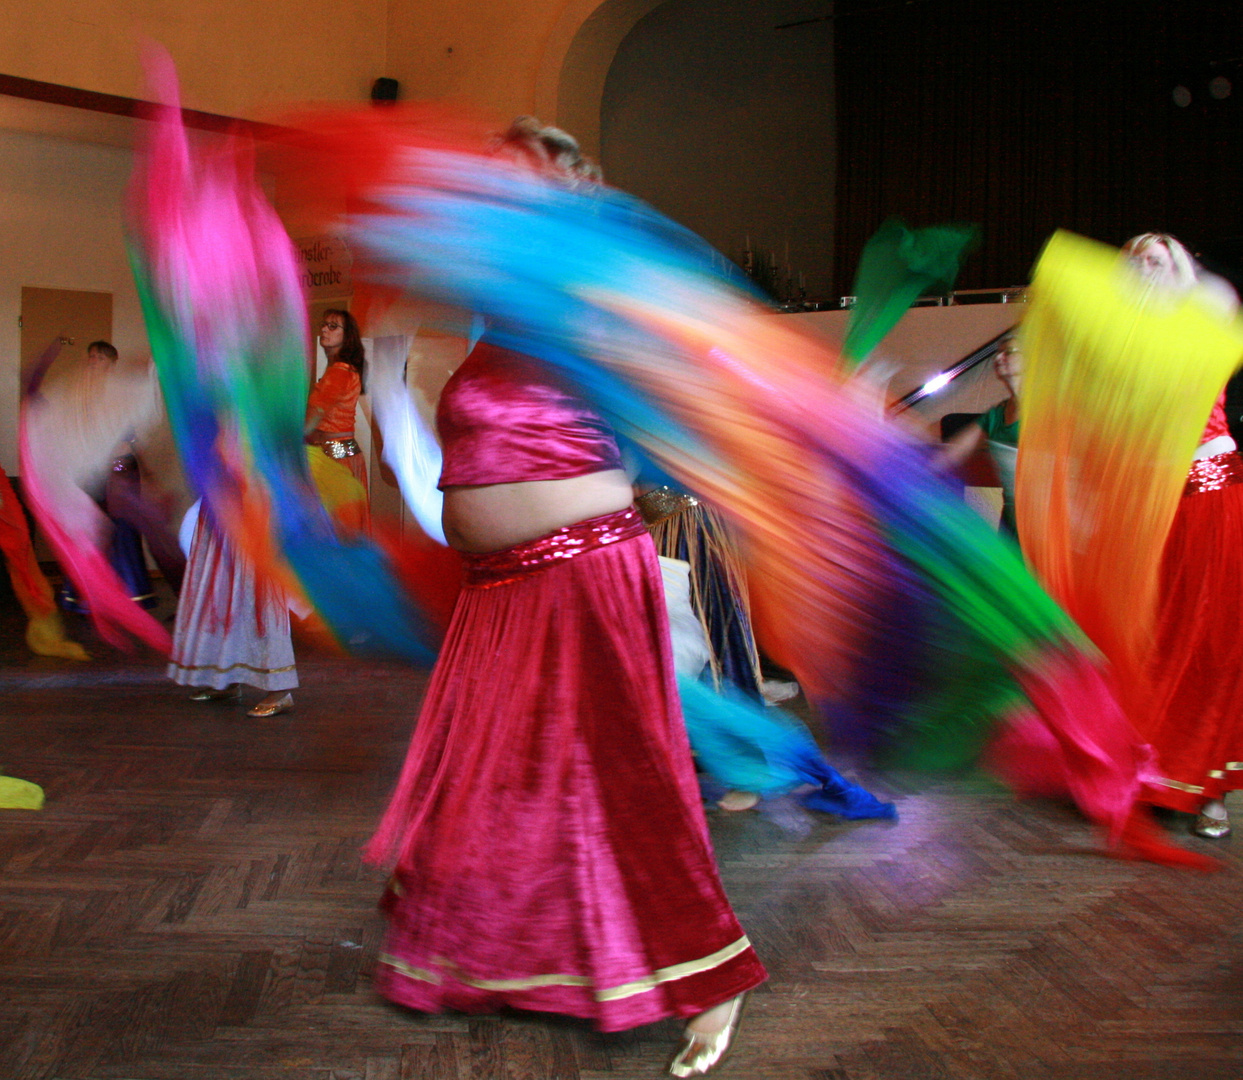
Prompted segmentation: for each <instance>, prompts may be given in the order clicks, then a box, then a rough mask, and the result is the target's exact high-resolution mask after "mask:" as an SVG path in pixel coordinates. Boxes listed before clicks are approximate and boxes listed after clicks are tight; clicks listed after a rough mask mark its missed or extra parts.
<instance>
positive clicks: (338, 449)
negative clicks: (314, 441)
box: [319, 439, 362, 461]
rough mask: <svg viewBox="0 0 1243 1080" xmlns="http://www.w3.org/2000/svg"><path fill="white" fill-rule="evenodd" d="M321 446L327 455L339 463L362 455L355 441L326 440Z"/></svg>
mask: <svg viewBox="0 0 1243 1080" xmlns="http://www.w3.org/2000/svg"><path fill="white" fill-rule="evenodd" d="M319 446H320V449H321V450H323V452H324V453H325V454H327V455H328V456H329V457H330V458H335V459H336V460H337V461H340V460H342V458H347V457H353V456H354V455H355V454H361V453H362V450H361V449H359V446H358V443H357V442H356V441H355V440H354V439H325V440H324V441H323V442H322V443H320V444H319Z"/></svg>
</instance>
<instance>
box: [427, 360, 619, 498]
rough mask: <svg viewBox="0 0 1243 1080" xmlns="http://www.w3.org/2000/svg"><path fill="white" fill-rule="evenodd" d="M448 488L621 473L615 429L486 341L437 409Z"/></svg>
mask: <svg viewBox="0 0 1243 1080" xmlns="http://www.w3.org/2000/svg"><path fill="white" fill-rule="evenodd" d="M436 427H437V430H438V431H439V432H440V442H441V446H442V448H443V450H444V465H443V467H442V469H441V472H440V484H439V486H440V487H441V488H442V489H443V488H447V487H459V486H468V485H469V486H474V485H483V484H512V483H519V482H522V481H527V480H564V479H566V478H567V477H570V476H584V475H586V474H587V473H593V472H604V471H605V470H607V469H620V468H621V467H622V462H621V453H620V452H619V451H618V449H617V441H616V439H614V437H613V432H612V429H611V428H609V426H608V425H607V424H606V423H605V422H604V421H603V420H602V419H601V418H600V417H599V416H597V415H596V414H595V413H594V412H593V411H592V410H591V409H590V408H589V407H588V405H587V403H586V402H584V401H583V400H582V399H581V398H579V397H577V396H576V395H575V394H574V393H572V392H571V391H570V390H569V389H568V388H567V387H566V386H565V385H564V384H562V383H561V382H560V381H559V380H558V379H557V378H556V376H555V375H553V374H552V373H551V372H549V371H548V370H547V369H546V368H545V367H544V366H543V365H542V364H540V363H539V362H538V361H535V360H530V359H528V358H527V357H524V356H521V355H519V354H518V353H514V352H509V351H508V350H506V349H499V348H497V347H496V346H494V345H488V344H486V343H483V342H481V343H480V344H479V345H477V346H476V347H475V351H474V352H472V353H471V355H470V356H469V357H468V358H467V360H466V362H465V363H464V364H463V365H462V366H461V367H460V368H458V369H457V371H455V372H454V373H453V377H452V378H450V379H449V381H448V382H447V383H445V388H444V391H443V392H442V393H441V395H440V405H439V406H438V408H437V410H436Z"/></svg>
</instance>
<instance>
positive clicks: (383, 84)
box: [371, 78, 401, 105]
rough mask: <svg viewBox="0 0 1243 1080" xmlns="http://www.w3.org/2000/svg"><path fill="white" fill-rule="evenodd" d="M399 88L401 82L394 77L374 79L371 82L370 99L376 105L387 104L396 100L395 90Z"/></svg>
mask: <svg viewBox="0 0 1243 1080" xmlns="http://www.w3.org/2000/svg"><path fill="white" fill-rule="evenodd" d="M400 89H401V83H399V82H398V81H397V80H396V79H385V78H380V79H376V81H375V82H373V83H372V84H371V100H372V101H374V102H375V103H376V104H377V105H389V104H391V103H392V102H394V101H396V100H397V92H398V91H399V90H400Z"/></svg>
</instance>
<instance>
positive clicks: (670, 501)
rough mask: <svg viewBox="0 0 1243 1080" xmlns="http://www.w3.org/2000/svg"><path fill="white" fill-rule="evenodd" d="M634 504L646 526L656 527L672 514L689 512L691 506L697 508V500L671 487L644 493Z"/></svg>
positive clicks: (653, 489)
mask: <svg viewBox="0 0 1243 1080" xmlns="http://www.w3.org/2000/svg"><path fill="white" fill-rule="evenodd" d="M634 504H635V506H637V507H638V508H639V513H640V514H642V515H643V520H644V521H645V522H647V524H648V525H658V524H660V522H662V521H664V520H665V519H666V518H671V517H673V515H674V514H678V513H681V512H682V511H683V510H689V509H690V508H691V507H692V506H698V505H699V500H698V499H697V498H695V496H694V495H688V494H686V492H684V491H675V490H674V489H673V488H671V487H658V488H652V490H651V491H645V492H644V493H643V494H642V495H640V496H639V497H638V498H637V499H635V501H634Z"/></svg>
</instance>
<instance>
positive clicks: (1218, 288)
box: [1124, 233, 1243, 838]
mask: <svg viewBox="0 0 1243 1080" xmlns="http://www.w3.org/2000/svg"><path fill="white" fill-rule="evenodd" d="M1124 250H1125V251H1126V252H1127V254H1128V255H1129V256H1130V258H1131V260H1132V262H1133V263H1134V264H1135V266H1136V268H1137V269H1138V270H1139V272H1140V274H1141V276H1142V277H1143V278H1144V279H1145V280H1146V281H1147V282H1148V283H1149V284H1150V286H1151V288H1152V289H1153V290H1154V291H1155V292H1158V293H1166V294H1168V295H1169V296H1170V297H1171V298H1176V297H1178V296H1180V295H1182V294H1185V293H1187V292H1189V291H1190V290H1191V289H1192V288H1193V287H1195V286H1196V285H1197V284H1203V283H1204V281H1205V279H1207V281H1208V284H1209V295H1211V296H1215V297H1217V298H1219V302H1220V304H1221V307H1222V311H1223V313H1232V312H1233V311H1234V309H1235V308H1237V299H1236V298H1235V297H1234V295H1233V291H1232V290H1230V288H1229V286H1228V285H1226V284H1225V282H1223V281H1221V280H1220V279H1218V278H1213V277H1211V276H1210V275H1206V274H1203V273H1202V272H1200V271H1199V269H1198V267H1197V265H1196V263H1195V261H1194V259H1192V257H1191V255H1190V253H1189V252H1188V251H1187V249H1186V248H1185V247H1184V246H1183V245H1182V244H1181V243H1179V241H1178V240H1176V239H1175V238H1174V237H1172V236H1168V235H1166V234H1164V233H1145V234H1143V235H1142V236H1137V237H1134V238H1133V239H1132V240H1130V241H1128V242H1127V244H1126V247H1125V249H1124ZM1225 400H1226V395H1225V391H1224V390H1223V391H1222V393H1221V395H1220V397H1218V399H1217V402H1216V404H1214V406H1213V410H1212V413H1211V414H1210V415H1209V417H1208V422H1207V424H1206V426H1205V429H1204V433H1203V435H1202V436H1201V439H1200V445H1199V447H1198V449H1197V450H1196V451H1195V455H1194V458H1193V460H1192V462H1191V467H1190V470H1189V471H1188V473H1187V485H1186V487H1185V488H1184V489H1183V497H1182V500H1181V502H1180V503H1179V508H1178V513H1177V515H1176V516H1175V518H1174V523H1173V526H1172V528H1171V529H1170V533H1169V537H1168V539H1167V540H1166V543H1165V550H1164V555H1163V559H1162V571H1161V606H1160V616H1159V624H1158V639H1157V644H1156V649H1155V653H1154V661H1153V664H1152V669H1151V680H1152V687H1151V703H1150V708H1149V710H1148V712H1147V715H1146V717H1145V719H1146V726H1145V729H1144V731H1143V734H1144V735H1145V737H1146V738H1147V739H1148V740H1149V741H1150V742H1151V743H1152V745H1153V747H1154V748H1155V750H1156V752H1157V768H1158V772H1159V776H1158V778H1157V779H1156V781H1155V782H1154V783H1153V784H1152V785H1151V786H1150V788H1149V792H1150V797H1151V799H1152V801H1153V802H1154V803H1156V804H1157V805H1159V806H1166V807H1169V808H1171V809H1175V810H1183V811H1187V812H1190V813H1195V814H1197V815H1198V816H1197V818H1196V823H1195V826H1194V829H1195V832H1196V833H1197V834H1198V835H1200V836H1206V837H1212V838H1217V837H1224V836H1228V835H1229V834H1230V824H1229V820H1228V818H1227V814H1226V807H1225V803H1224V802H1223V801H1222V800H1223V798H1224V796H1225V794H1226V792H1228V791H1233V790H1236V789H1237V788H1239V787H1243V771H1240V768H1239V766H1238V764H1237V763H1238V762H1239V761H1243V637H1240V635H1239V634H1237V633H1235V632H1234V631H1233V629H1232V628H1233V627H1234V625H1235V623H1236V622H1237V619H1238V609H1239V605H1240V602H1241V601H1243V458H1240V456H1239V453H1238V450H1237V447H1236V446H1235V442H1234V439H1233V438H1232V437H1231V435H1230V429H1229V427H1228V426H1227V424H1226V414H1225Z"/></svg>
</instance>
